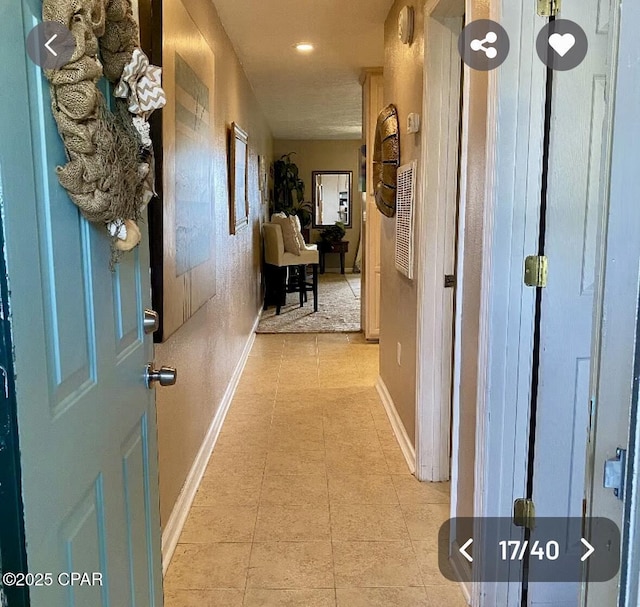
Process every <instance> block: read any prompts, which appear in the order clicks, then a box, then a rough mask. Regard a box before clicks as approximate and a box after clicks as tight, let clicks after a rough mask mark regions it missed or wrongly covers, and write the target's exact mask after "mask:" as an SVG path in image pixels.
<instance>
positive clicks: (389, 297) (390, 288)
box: [380, 0, 424, 442]
mask: <svg viewBox="0 0 640 607" xmlns="http://www.w3.org/2000/svg"><path fill="white" fill-rule="evenodd" d="M405 4H406V2H405V1H404V0H397V1H396V2H395V3H394V5H393V7H392V8H391V11H390V12H389V15H388V17H387V20H386V23H385V62H384V99H385V105H387V104H389V103H393V104H394V105H395V106H396V107H397V108H398V115H399V118H400V154H401V158H400V162H401V164H406V163H408V162H411V161H412V160H418V161H419V160H420V154H421V151H420V150H421V145H420V138H421V134H420V133H418V134H415V135H407V134H406V129H405V128H403V125H406V124H407V115H408V114H409V113H411V112H416V113H418V114H421V113H422V94H423V91H422V87H423V65H424V11H423V9H422V6H421V4H420V3H416V5H415V11H416V15H415V38H414V41H413V44H411V45H410V46H408V45H405V44H402V42H401V41H400V40H399V39H398V14H399V12H400V9H402V7H403V6H405ZM417 238H419V234H416V239H417ZM416 247H417V241H416ZM394 251H395V219H388V218H386V217H383V219H382V240H381V289H380V291H381V296H380V376H381V377H382V380H383V381H384V383H385V384H386V386H387V388H388V390H389V394H390V395H391V398H392V399H393V402H394V403H395V406H396V409H397V410H398V414H399V415H400V418H401V419H402V422H403V423H404V426H405V428H406V430H407V434H408V435H409V437H410V439H411V441H412V442H413V441H414V438H415V408H416V405H415V403H416V331H417V282H416V281H415V280H413V281H412V280H409V279H407V278H406V277H405V276H403V275H402V274H400V273H399V272H398V271H397V270H396V268H395V262H394V254H395V253H394ZM398 343H400V344H401V346H402V357H401V364H400V366H398V363H397V360H396V352H397V344H398Z"/></svg>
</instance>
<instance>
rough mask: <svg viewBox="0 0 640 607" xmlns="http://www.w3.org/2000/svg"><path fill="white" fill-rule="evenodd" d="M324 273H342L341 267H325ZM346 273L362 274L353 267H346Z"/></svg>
mask: <svg viewBox="0 0 640 607" xmlns="http://www.w3.org/2000/svg"><path fill="white" fill-rule="evenodd" d="M324 273H325V274H341V273H342V272H341V270H340V268H325V269H324ZM344 273H345V274H356V275H357V274H361V272H354V271H353V268H345V269H344Z"/></svg>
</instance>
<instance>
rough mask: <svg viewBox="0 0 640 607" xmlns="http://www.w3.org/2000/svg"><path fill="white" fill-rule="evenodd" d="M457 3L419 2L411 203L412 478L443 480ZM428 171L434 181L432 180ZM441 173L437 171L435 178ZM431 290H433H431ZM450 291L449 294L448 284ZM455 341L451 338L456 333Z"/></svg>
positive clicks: (455, 170)
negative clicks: (416, 145) (415, 178)
mask: <svg viewBox="0 0 640 607" xmlns="http://www.w3.org/2000/svg"><path fill="white" fill-rule="evenodd" d="M464 10H465V6H464V0H426V2H425V5H424V15H425V17H424V39H425V51H424V88H423V107H422V115H423V125H424V126H423V128H422V142H421V148H422V152H421V163H420V166H421V168H420V176H419V183H420V184H421V185H420V188H421V192H422V196H421V197H420V199H421V200H422V201H423V204H421V205H419V206H418V210H417V217H416V233H417V234H419V238H418V249H417V258H418V259H417V268H418V269H417V271H418V276H419V279H418V284H417V288H418V296H417V306H418V319H417V321H418V322H417V332H418V339H417V369H416V383H417V385H416V435H415V445H416V450H415V451H416V456H415V457H416V463H415V475H416V478H417V479H418V480H420V481H431V482H439V481H448V480H449V478H450V470H451V457H450V454H451V422H452V415H451V410H452V393H451V385H452V380H453V373H455V369H457V367H458V365H457V364H455V363H454V361H453V357H452V349H451V348H449V347H445V348H443V345H444V346H446V345H447V344H450V345H451V346H452V347H453V344H454V333H455V332H454V326H458V325H459V320H460V317H461V313H462V311H461V309H460V307H459V306H458V307H456V306H455V303H454V317H453V318H447V313H446V309H445V307H446V304H445V298H446V296H447V295H448V293H449V291H448V290H445V287H444V276H445V274H449V273H451V271H452V270H455V274H456V282H457V284H458V285H461V284H462V267H461V266H460V267H459V268H458V269H457V270H456V269H455V267H454V265H455V261H454V263H453V264H452V265H450V266H448V265H447V264H448V260H447V249H448V248H449V247H450V246H451V245H450V239H451V238H452V237H453V235H452V234H451V233H450V229H449V230H447V228H453V229H454V231H456V230H458V231H459V230H460V227H461V226H460V225H457V224H459V220H458V219H456V220H454V221H451V218H450V217H449V216H448V215H449V213H450V211H451V208H450V204H451V200H452V199H454V200H455V199H456V198H457V197H458V191H459V192H460V200H459V201H458V206H459V209H460V212H459V213H458V218H459V217H462V215H463V212H462V209H463V208H464V201H463V198H464V188H461V187H459V173H460V174H461V173H462V172H459V165H460V154H459V151H460V146H461V145H462V141H461V138H460V118H461V116H460V95H461V90H460V89H461V86H460V84H461V83H460V75H461V64H462V62H461V60H460V55H459V54H458V52H457V42H458V36H459V35H460V32H461V31H462V18H463V15H464ZM436 20H437V21H438V22H439V23H440V24H443V21H445V20H446V21H447V22H448V23H447V25H451V26H453V27H454V29H453V30H449V29H448V28H447V27H443V26H442V25H441V26H439V27H435V24H434V21H436ZM456 21H459V22H458V23H456ZM456 29H457V31H456ZM447 44H449V45H450V51H451V52H450V54H448V55H447V54H446V52H445V53H441V52H437V51H436V49H443V48H445V45H447ZM447 76H449V77H447ZM452 101H453V103H452ZM464 105H465V106H466V105H467V104H466V103H465V104H464ZM452 107H453V108H455V109H454V111H452ZM432 118H433V120H432ZM463 130H464V127H463ZM463 137H464V135H463ZM432 173H433V175H435V176H436V178H437V183H433V179H432V177H433V175H432ZM443 175H444V176H445V178H444V179H442V180H441V179H440V177H441V176H443ZM458 233H459V236H458V242H461V241H462V237H461V235H462V233H461V232H458ZM434 294H438V296H436V297H434ZM440 295H441V296H440ZM453 295H454V297H455V291H454V293H453ZM457 334H458V335H459V332H457ZM455 341H456V342H457V341H458V338H457V337H455ZM456 346H458V344H457V343H456ZM459 350H460V349H459V347H456V348H455V351H456V352H459ZM452 367H453V368H452ZM454 408H455V406H454ZM454 435H455V432H454ZM454 457H455V450H454ZM454 468H455V466H454Z"/></svg>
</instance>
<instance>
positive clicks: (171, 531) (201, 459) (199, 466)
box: [162, 314, 260, 574]
mask: <svg viewBox="0 0 640 607" xmlns="http://www.w3.org/2000/svg"><path fill="white" fill-rule="evenodd" d="M259 322H260V315H259V314H258V317H257V318H256V322H255V323H254V325H253V328H252V329H251V335H250V336H249V339H248V340H247V343H246V345H245V347H244V350H243V351H242V355H241V357H240V360H239V361H238V364H237V365H236V368H235V369H234V371H233V375H232V376H231V380H230V381H229V385H228V386H227V389H226V390H225V393H224V396H223V397H222V402H221V403H220V407H219V408H218V411H217V413H216V414H215V416H214V418H213V421H212V422H211V425H210V426H209V430H208V431H207V435H206V436H205V439H204V441H203V443H202V446H201V447H200V450H199V451H198V455H197V456H196V459H195V461H194V462H193V466H191V470H190V471H189V474H188V476H187V480H186V481H185V483H184V486H183V487H182V491H181V492H180V495H179V496H178V499H177V501H176V504H175V506H174V507H173V511H172V512H171V516H170V517H169V520H168V521H167V525H166V526H165V528H164V530H163V532H162V572H163V574H166V573H167V569H168V568H169V564H170V563H171V559H172V557H173V553H174V552H175V549H176V546H177V545H178V540H179V539H180V534H181V533H182V529H183V527H184V524H185V522H186V520H187V516H188V515H189V510H190V509H191V504H193V500H194V499H195V497H196V492H197V491H198V487H199V486H200V482H201V481H202V477H203V476H204V472H205V470H206V469H207V464H208V463H209V458H210V457H211V453H212V452H213V448H214V447H215V444H216V442H217V440H218V436H219V435H220V431H221V430H222V425H223V424H224V420H225V417H226V416H227V413H228V412H229V407H230V406H231V401H232V400H233V396H234V394H235V392H236V389H237V388H238V383H239V382H240V377H241V376H242V372H243V371H244V368H245V366H246V364H247V359H248V358H249V353H250V352H251V348H252V346H253V342H254V341H255V339H256V329H257V328H258V323H259Z"/></svg>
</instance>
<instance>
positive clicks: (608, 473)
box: [603, 448, 627, 500]
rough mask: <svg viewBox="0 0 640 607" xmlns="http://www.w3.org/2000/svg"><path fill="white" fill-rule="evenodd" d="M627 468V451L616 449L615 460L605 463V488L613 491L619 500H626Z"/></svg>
mask: <svg viewBox="0 0 640 607" xmlns="http://www.w3.org/2000/svg"><path fill="white" fill-rule="evenodd" d="M626 468H627V451H626V449H621V448H618V449H616V457H615V459H608V460H607V461H606V462H605V463H604V483H603V484H604V488H605V489H613V495H615V496H616V497H617V498H618V499H619V500H624V485H625V480H626Z"/></svg>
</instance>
